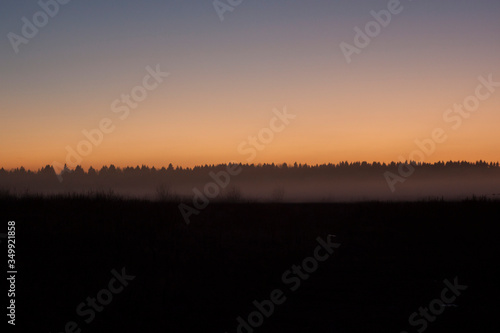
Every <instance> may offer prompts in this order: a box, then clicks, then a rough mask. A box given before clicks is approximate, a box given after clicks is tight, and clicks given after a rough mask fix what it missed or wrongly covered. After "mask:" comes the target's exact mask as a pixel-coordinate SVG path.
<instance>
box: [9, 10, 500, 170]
mask: <svg viewBox="0 0 500 333" xmlns="http://www.w3.org/2000/svg"><path fill="white" fill-rule="evenodd" d="M54 1H55V0H41V3H42V5H41V4H40V3H38V2H37V1H23V0H4V1H2V2H1V4H0V32H1V36H2V39H1V42H0V43H1V47H0V67H1V71H0V73H1V80H0V117H1V118H0V167H4V168H7V169H10V168H17V167H20V166H24V167H25V168H28V169H32V170H36V169H38V168H40V167H43V166H45V165H47V164H50V165H62V164H64V163H68V165H70V166H71V165H72V164H73V165H76V164H81V165H82V166H83V167H85V168H88V167H89V166H94V167H100V166H102V165H109V164H114V165H116V166H121V167H124V166H129V165H131V166H135V165H142V164H145V165H149V166H156V167H161V166H166V165H168V164H169V163H172V164H173V165H181V166H186V167H192V166H194V165H200V164H216V163H227V162H230V161H236V162H242V163H256V164H257V163H271V162H274V163H283V162H286V163H293V162H298V163H308V164H317V163H318V164H322V163H337V162H339V161H368V162H371V161H380V162H390V161H398V160H401V159H408V158H409V157H410V156H411V157H418V158H419V159H420V160H421V161H423V162H435V161H440V160H469V161H476V160H480V159H482V160H487V161H498V160H499V158H498V156H499V147H500V145H499V143H500V131H498V125H499V123H500V112H499V110H500V86H499V85H498V84H497V85H496V86H495V85H493V86H492V85H491V84H490V85H489V87H486V86H484V84H483V83H482V82H484V81H485V80H486V81H488V79H489V80H490V81H493V82H500V57H499V56H498V55H499V54H500V33H499V32H500V20H499V15H500V2H499V1H498V0H463V1H457V0H443V1H431V0H418V1H417V0H413V1H410V0H401V1H400V3H399V5H397V6H396V2H397V0H391V1H378V0H376V1H374V0H371V1H368V0H361V1H351V0H330V1H326V0H324V1H320V0H307V1H305V0H298V1H286V0H275V1H269V0H267V1H264V0H252V1H250V0H243V1H241V2H240V3H239V4H238V1H236V0H233V1H230V2H228V1H227V0H225V1H219V2H218V3H216V4H217V5H218V7H217V8H219V12H218V11H217V10H216V8H215V6H214V3H213V1H211V0H209V1H201V0H198V1H189V0H184V1H180V0H176V1H167V0H163V1H160V0H145V1H140V2H139V1H131V0H120V1H118V0H107V1H90V0H87V1H84V0H71V1H69V2H68V3H66V4H58V5H57V6H58V10H57V13H54V11H55V9H54V8H55V7H54V3H55V2H54ZM60 1H61V2H63V3H64V1H63V0H60ZM44 3H47V4H49V7H47V8H49V9H48V11H51V10H52V11H53V12H52V13H51V14H52V15H50V16H49V15H46V14H43V13H42V14H40V13H39V12H40V11H42V10H43V9H42V6H43V4H44ZM229 3H233V4H237V5H236V6H231V5H229ZM224 6H225V7H224ZM220 8H225V10H224V11H223V10H222V9H220ZM228 8H229V9H230V10H227V9H228ZM388 8H391V9H388ZM372 11H375V12H377V13H380V11H384V12H385V13H389V14H390V22H389V21H388V20H387V17H385V18H386V21H384V22H383V23H384V24H383V25H385V26H383V25H382V24H380V23H375V24H373V22H372V21H374V20H375V18H374V16H373V15H372V14H371V12H372ZM392 11H393V12H392ZM384 12H383V13H384ZM52 16H53V17H52ZM221 17H222V18H223V20H221ZM381 17H382V18H384V16H383V15H381ZM23 18H25V19H23ZM44 18H46V22H44ZM34 21H36V22H38V24H39V27H37V26H34V27H35V28H36V29H37V30H38V31H37V32H36V33H34V32H33V30H30V27H29V25H32V24H34ZM26 22H28V23H26ZM36 22H35V23H36ZM370 22H372V24H370ZM44 23H45V24H44ZM367 24H368V26H369V27H371V28H372V29H375V30H371V32H370V33H369V34H370V35H371V37H370V36H369V35H366V34H367V33H366V30H365V28H366V27H367V26H366V25H367ZM25 25H26V26H25ZM356 27H358V28H359V29H360V30H361V31H362V33H364V34H365V36H364V37H365V38H369V39H370V41H369V43H368V45H366V44H367V43H365V44H363V43H362V42H363V38H362V37H359V36H358V38H357V41H358V44H356V41H355V39H356V35H357V32H356V30H355V28H356ZM357 31H359V30H357ZM23 32H24V35H23ZM30 34H31V35H30ZM20 40H21V41H22V42H19V41H20ZM360 40H361V43H359V42H360ZM364 41H365V42H366V39H365V40H364ZM341 45H344V46H345V45H350V46H349V47H350V50H353V48H356V52H353V53H351V54H350V55H349V56H346V54H345V52H343V48H342V47H341ZM361 46H362V47H361ZM344 49H345V48H344ZM348 60H349V61H348ZM154 71H156V72H160V73H162V74H160V76H158V74H157V76H156V79H155V77H153V76H152V75H151V73H152V72H154ZM166 73H168V75H167V74H166ZM480 77H482V78H483V81H480V79H479V78H480ZM479 85H483V86H482V87H478V86H479ZM146 86H147V87H148V89H146V88H145V87H146ZM477 91H479V92H480V96H482V98H481V100H479V99H478V98H475V97H474V96H475V95H476V93H477ZM133 92H135V95H134V94H133ZM127 95H128V96H129V98H132V99H133V98H135V97H133V96H137V98H138V99H137V100H132V101H130V100H129V102H128V103H129V104H126V102H124V100H122V98H123V96H127ZM486 95H487V96H486ZM130 96H132V97H130ZM465 101H468V102H470V103H472V104H471V105H473V108H472V107H471V110H473V111H470V112H464V111H462V113H459V112H458V111H457V112H451V111H448V110H449V109H450V108H453V107H454V105H455V104H457V105H460V104H463V103H464V102H465ZM478 101H479V103H478V104H474V103H475V102H478ZM127 105H128V106H127ZM132 106H133V107H132ZM283 112H286V113H288V114H289V115H293V117H292V116H290V117H289V118H285V119H284V120H281V119H282V118H280V117H278V116H277V114H281V115H282V114H283ZM275 118H276V119H275ZM103 124H104V125H103ZM436 129H441V130H442V131H441V135H440V140H437V141H436V140H434V139H432V138H433V136H432V135H433V134H432V133H433V132H434V131H435V130H436ZM83 131H87V133H94V136H93V137H92V136H91V137H92V138H93V139H92V140H93V142H91V140H89V139H88V138H87V137H86V136H85V134H84V133H83ZM443 133H444V134H443ZM443 137H445V139H443ZM252 138H253V139H252ZM252 140H253V141H252ZM415 140H418V141H419V142H424V143H426V144H424V145H423V148H421V147H420V146H418V145H417V144H416V143H415ZM429 140H433V143H429V142H430V141H429ZM438 141H439V142H438ZM416 151H417V152H416ZM418 151H420V152H421V153H418Z"/></svg>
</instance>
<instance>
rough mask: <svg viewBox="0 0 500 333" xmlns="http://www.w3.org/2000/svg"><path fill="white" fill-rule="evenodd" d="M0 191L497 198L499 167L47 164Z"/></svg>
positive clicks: (0, 182)
mask: <svg viewBox="0 0 500 333" xmlns="http://www.w3.org/2000/svg"><path fill="white" fill-rule="evenodd" d="M0 188H1V189H3V191H4V192H8V193H10V194H13V195H25V194H36V195H55V194H69V193H78V194H89V193H107V194H113V195H118V196H123V197H135V198H144V199H148V200H168V201H175V200H182V199H191V198H195V199H196V198H197V197H198V198H201V199H203V197H205V198H208V199H214V200H222V201H227V200H229V201H237V200H251V201H272V202H342V201H369V200H389V201H392V200H394V201H399V200H425V199H445V200H460V199H465V198H470V197H474V196H476V197H490V198H495V197H496V196H497V195H499V196H500V168H499V167H498V166H497V164H496V163H490V164H488V163H484V162H477V163H475V164H471V163H460V162H457V163H453V162H448V163H442V164H441V163H436V164H428V165H421V164H420V165H418V164H416V163H415V164H394V163H393V164H389V165H385V164H377V163H373V164H367V163H364V164H363V163H351V164H348V163H345V164H338V165H323V166H308V165H304V166H303V165H295V166H288V165H286V164H283V165H274V164H272V165H261V166H253V165H239V164H230V165H217V166H203V167H195V168H193V169H182V168H173V167H172V166H170V167H169V168H167V169H166V168H161V169H155V168H149V167H146V166H143V167H142V168H140V167H136V168H124V169H120V168H116V167H114V166H110V167H107V166H106V167H103V168H101V169H100V170H94V169H92V168H91V169H90V170H88V171H84V170H83V169H82V168H80V167H78V168H76V169H75V170H68V171H66V172H63V173H62V174H61V175H57V174H56V173H55V172H54V170H53V169H52V168H51V167H49V166H48V167H46V168H44V169H41V170H39V171H38V172H29V171H28V172H27V171H25V170H22V169H16V170H12V171H10V172H7V171H5V170H3V172H0Z"/></svg>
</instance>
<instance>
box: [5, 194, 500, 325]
mask: <svg viewBox="0 0 500 333" xmlns="http://www.w3.org/2000/svg"><path fill="white" fill-rule="evenodd" d="M0 211H1V217H2V221H3V222H2V223H3V227H2V228H3V229H1V230H0V232H2V233H6V231H5V230H6V226H7V222H8V221H11V220H14V221H15V222H16V261H17V269H18V275H17V281H16V304H17V307H16V327H15V331H17V332H65V331H67V332H79V331H78V330H79V329H81V332H221V333H224V332H228V333H231V332H237V327H238V325H239V324H238V322H237V317H239V316H241V317H243V318H245V321H248V316H249V314H250V313H252V312H253V311H256V307H255V306H254V305H253V304H252V303H253V301H254V300H257V301H258V302H262V301H264V300H268V299H270V294H271V292H272V291H273V290H275V289H280V290H281V291H283V294H284V297H286V300H285V301H284V302H283V303H282V304H280V305H275V306H274V312H273V314H271V315H270V316H269V317H268V318H267V317H265V316H263V317H262V318H264V319H263V323H262V324H261V325H260V326H259V327H257V328H253V329H250V330H249V329H248V327H247V328H245V329H242V330H240V332H245V333H247V332H252V331H254V332H401V331H407V332H417V331H418V330H419V329H420V331H421V332H423V331H424V324H423V321H420V322H419V324H416V325H414V326H412V325H410V324H409V321H408V319H409V317H410V315H411V314H412V313H414V312H418V311H419V308H420V307H422V308H428V307H429V303H431V301H433V300H435V299H436V298H441V293H442V290H443V289H444V288H445V287H446V285H445V284H444V283H443V281H444V280H445V279H447V280H449V281H450V282H453V281H454V279H455V277H457V279H458V283H459V284H460V285H466V286H467V289H466V290H463V291H461V292H460V293H461V294H460V295H459V296H458V297H456V299H455V300H454V301H453V302H450V304H448V306H446V307H439V306H438V308H439V309H444V312H442V314H439V315H436V316H434V315H432V314H429V315H430V316H432V317H431V318H432V320H428V326H427V328H426V329H425V331H426V332H497V331H498V328H497V326H498V324H497V321H496V320H495V317H496V316H497V314H498V311H499V310H500V305H499V302H498V297H499V296H500V290H499V289H500V288H499V286H498V280H499V279H498V275H497V274H498V273H497V267H498V253H499V251H498V250H499V248H500V245H498V233H497V232H496V230H498V226H497V225H498V216H499V212H500V202H498V201H497V202H495V201H487V200H470V201H462V202H443V201H435V202H434V201H432V202H409V203H405V202H399V203H383V202H370V203H349V204H347V203H346V204H334V203H324V204H286V203H282V204H279V203H270V204H265V203H211V204H210V205H209V206H208V207H207V208H206V209H204V210H203V211H201V212H200V214H199V215H198V216H193V217H192V218H191V221H192V223H191V224H190V225H186V223H184V221H183V219H182V216H181V214H180V212H179V209H178V207H177V204H174V203H161V202H150V201H141V200H136V201H133V200H132V201H125V200H120V199H113V198H95V199H92V198H63V197H59V198H51V199H50V198H49V199H44V198H21V199H19V198H12V197H5V198H2V199H1V200H0ZM329 234H334V235H336V237H335V238H333V237H331V236H328V235H329ZM318 237H321V238H322V239H323V240H325V241H326V240H328V239H329V240H334V242H336V243H340V244H341V245H340V247H338V248H336V249H335V250H334V252H333V254H332V255H331V256H330V257H329V258H328V259H326V260H325V261H323V262H319V263H318V265H317V270H313V271H312V272H311V273H307V274H308V275H309V276H308V277H307V278H305V279H298V278H296V279H295V280H294V281H295V282H294V283H291V282H290V280H288V281H289V282H285V281H284V280H283V279H282V275H283V274H284V273H285V272H286V271H287V270H289V269H291V266H292V265H294V264H295V265H301V264H302V262H303V260H304V259H306V258H307V257H311V256H313V255H314V253H315V249H316V248H317V246H318V244H319V243H318V241H317V238H318ZM1 247H2V251H4V252H3V253H6V252H7V249H6V242H5V240H2V244H1ZM326 253H327V252H326V250H324V249H322V252H321V254H322V255H324V254H326ZM6 260H7V258H5V261H6ZM3 267H4V268H5V265H4V266H3ZM122 268H125V270H126V274H127V275H132V276H135V278H134V279H133V280H129V281H128V282H126V283H128V285H126V286H125V287H124V288H122V290H121V291H120V292H118V293H116V294H114V295H113V296H112V300H111V301H110V302H109V304H107V305H104V306H103V308H101V309H100V310H101V312H98V311H95V312H94V314H95V318H92V320H89V322H88V323H86V322H85V320H86V319H87V320H88V319H90V315H89V313H91V312H92V311H87V314H85V315H79V314H77V311H76V309H77V307H78V306H79V305H80V304H81V303H82V302H86V300H87V298H88V297H91V298H92V297H93V298H95V297H96V295H97V294H98V293H99V292H100V291H101V290H102V289H107V288H108V285H109V282H110V280H111V279H112V278H113V274H112V273H111V270H113V269H114V270H116V271H118V272H121V271H122ZM292 276H297V275H296V274H290V275H288V277H292ZM297 281H300V286H299V287H298V288H297V289H296V290H295V291H292V290H291V287H297V286H298V285H297ZM116 286H118V284H116ZM4 290H5V289H4ZM102 295H104V294H102ZM102 295H101V296H102ZM447 295H448V296H450V297H451V295H453V294H452V293H449V294H447ZM105 297H106V296H104V298H105ZM284 297H282V298H281V300H282V301H283V299H284ZM435 304H436V303H435ZM435 304H434V305H435ZM84 308H85V309H87V310H88V309H89V308H90V306H85V307H84ZM4 309H5V308H4ZM4 311H5V310H4ZM3 316H5V314H4V315H3ZM255 318H257V319H258V316H257V317H255ZM415 318H416V319H415V320H419V319H421V318H422V317H421V316H420V315H419V316H418V317H415ZM257 319H255V320H257ZM71 321H73V322H75V323H76V324H74V325H77V326H75V327H72V325H73V324H71V323H70V324H68V325H69V326H68V327H69V330H65V327H66V325H67V323H68V322H71Z"/></svg>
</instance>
